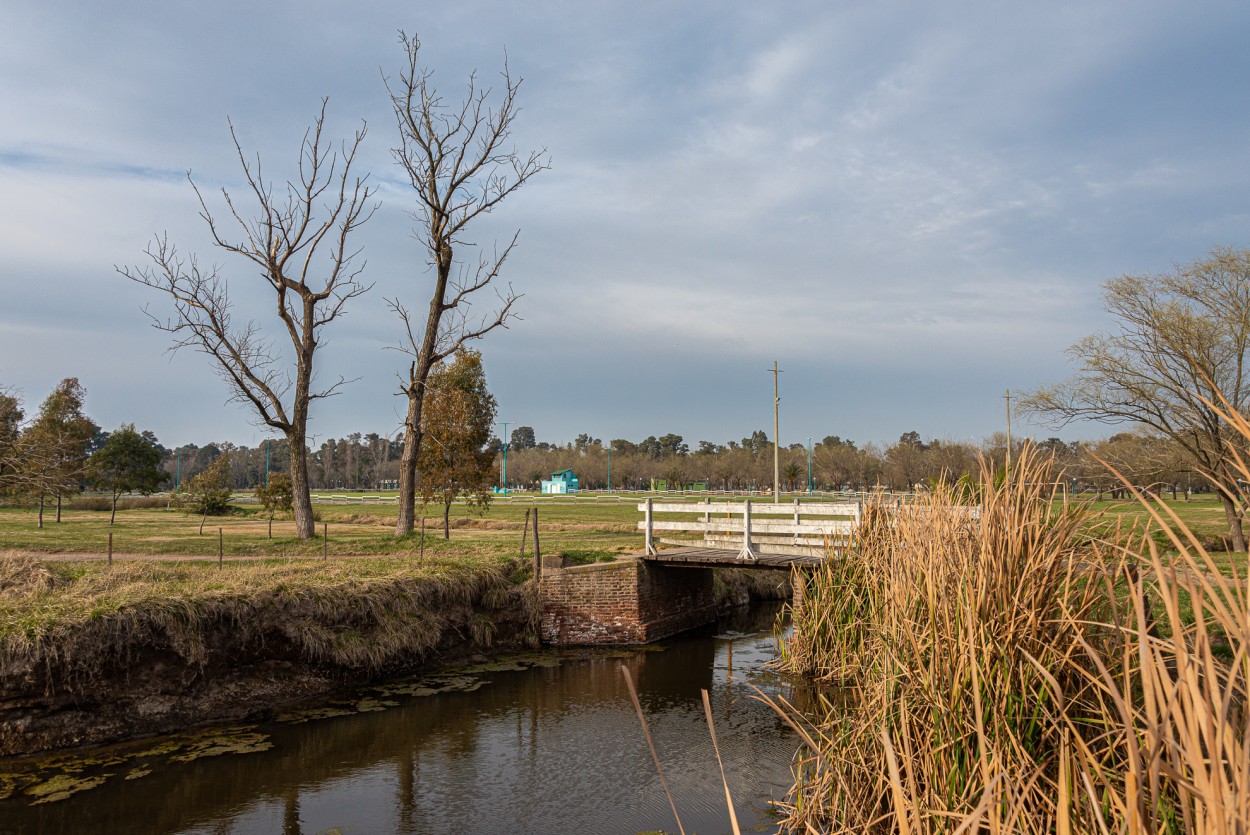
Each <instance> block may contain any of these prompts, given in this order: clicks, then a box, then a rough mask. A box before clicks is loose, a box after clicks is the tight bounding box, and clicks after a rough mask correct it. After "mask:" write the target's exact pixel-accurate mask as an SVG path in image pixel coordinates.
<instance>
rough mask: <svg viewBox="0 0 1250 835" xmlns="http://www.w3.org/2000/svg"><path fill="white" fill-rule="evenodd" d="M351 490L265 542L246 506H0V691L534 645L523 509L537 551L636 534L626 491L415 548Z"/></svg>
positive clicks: (503, 506)
mask: <svg viewBox="0 0 1250 835" xmlns="http://www.w3.org/2000/svg"><path fill="white" fill-rule="evenodd" d="M356 498H357V499H358V500H357V501H351V500H348V501H346V502H344V501H342V500H338V499H336V500H335V502H334V503H330V502H329V501H325V502H322V503H319V504H317V505H316V511H317V513H318V515H319V517H320V519H321V520H322V521H323V522H324V523H325V524H327V525H328V531H329V537H328V543H327V544H326V545H324V546H323V543H322V541H321V539H320V537H318V538H316V539H314V540H308V541H299V540H297V539H295V538H294V537H293V536H292V535H291V526H292V525H291V522H290V521H284V520H277V521H275V522H274V538H273V539H270V538H269V519H268V517H267V515H265V514H264V512H263V511H262V510H261V509H260V508H258V507H256V506H255V505H241V506H239V507H238V508H236V509H235V512H234V513H233V514H232V515H230V516H225V517H210V518H209V519H208V520H207V521H206V522H205V523H204V532H203V533H202V534H201V533H200V532H199V531H200V525H201V521H202V520H201V519H200V518H199V517H197V516H188V515H186V514H183V513H180V512H178V511H175V510H168V509H163V508H147V509H129V510H121V511H119V512H118V516H117V522H116V524H114V525H112V526H110V525H109V523H108V520H109V514H108V512H107V511H104V510H75V509H67V510H65V511H64V513H63V515H62V519H63V521H62V522H60V523H59V524H58V523H55V522H52V521H46V523H45V527H44V528H43V529H39V528H38V527H37V526H36V517H35V512H34V511H33V510H30V509H21V508H4V509H0V685H3V684H5V683H6V682H7V683H8V684H9V685H12V683H13V682H15V681H18V680H22V679H31V677H32V676H33V677H35V678H38V679H40V682H39V685H38V686H39V687H45V688H46V687H51V688H52V689H57V690H64V689H66V688H69V689H74V688H80V687H82V686H84V685H85V684H87V683H89V682H91V681H93V680H98V679H99V678H101V677H107V676H109V675H114V676H115V675H117V674H118V670H119V668H122V669H124V668H125V665H126V664H128V663H131V662H129V661H127V659H133V658H135V657H137V656H138V655H139V654H141V653H143V652H150V651H158V652H165V653H171V654H172V655H174V656H176V657H177V659H179V663H182V664H185V665H189V666H191V667H194V666H196V665H201V666H202V665H204V664H206V663H209V661H208V659H209V658H210V656H214V653H216V656H214V657H220V656H222V655H223V653H225V654H229V653H230V652H238V653H241V654H242V655H245V656H252V657H256V656H259V657H264V656H265V655H266V654H268V655H271V656H272V657H279V658H290V659H293V660H298V661H300V662H303V663H310V664H323V665H329V666H332V667H336V668H340V669H343V670H345V671H360V672H364V673H372V672H376V671H378V670H382V669H385V668H387V667H389V666H392V665H397V664H406V665H411V664H413V663H419V662H420V661H422V660H423V659H425V658H426V657H427V656H428V655H429V654H430V653H431V652H432V651H433V650H434V649H435V648H436V647H438V646H440V645H446V643H447V642H448V641H450V640H455V639H456V638H457V636H459V640H460V641H461V643H463V644H465V645H471V646H475V647H482V648H485V647H487V646H489V645H490V643H491V641H492V639H493V638H494V637H495V631H496V628H497V626H498V624H500V623H503V622H505V621H506V622H507V624H508V625H507V627H506V631H507V632H508V633H509V634H508V636H507V637H509V638H510V639H511V640H513V641H515V640H516V638H517V637H518V636H517V635H516V634H513V633H515V632H516V631H517V629H518V628H520V629H521V630H523V631H527V632H529V633H530V634H529V637H530V638H532V631H533V612H532V611H530V610H531V609H532V607H533V597H532V594H530V593H529V592H528V591H527V590H526V589H527V584H526V582H525V581H527V580H528V579H529V578H530V577H531V576H532V563H531V558H532V554H533V540H532V532H531V535H530V538H529V539H528V542H527V547H526V559H525V560H518V556H519V552H520V544H521V534H522V530H523V529H524V528H525V525H526V522H525V513H526V509H527V508H531V507H534V506H537V507H539V519H540V541H541V546H542V551H543V553H545V554H552V553H562V554H565V555H566V556H568V557H570V558H572V559H573V560H574V561H576V562H591V561H596V560H603V559H612V558H613V557H614V556H616V555H618V554H622V553H629V552H634V551H637V550H639V549H640V547H641V544H642V538H641V534H640V533H639V532H638V531H637V530H636V524H637V520H638V512H637V510H636V498H635V497H627V498H609V499H594V500H589V501H587V500H578V499H546V498H544V499H537V500H536V499H535V497H529V496H527V497H522V498H510V499H508V500H506V501H498V500H497V501H496V502H494V503H493V504H492V506H491V508H490V510H489V512H488V513H487V514H486V515H485V516H484V517H482V516H477V515H474V514H471V513H469V512H468V511H467V510H466V509H465V508H463V507H457V508H456V509H455V511H454V514H453V519H452V524H453V527H452V531H451V538H450V539H449V540H444V539H443V538H442V533H441V530H438V531H436V529H435V525H434V524H433V520H431V523H430V524H429V525H428V526H427V532H426V537H425V541H424V544H422V542H421V536H420V534H414V535H411V536H407V537H401V538H396V537H395V536H394V535H393V526H394V522H395V515H394V514H395V506H394V504H393V503H391V504H389V505H388V504H381V503H379V502H378V501H377V499H370V498H364V497H356ZM102 506H103V505H102ZM218 529H220V530H221V535H220V540H219V537H218ZM110 533H111V534H112V536H113V549H114V553H115V557H116V559H115V563H114V564H113V565H112V566H109V565H108V564H106V563H105V562H104V555H105V552H106V550H107V547H108V537H109V534H110ZM318 533H319V534H320V533H321V530H320V526H319V530H318ZM219 542H220V547H221V549H222V551H223V552H224V555H225V562H224V565H223V566H222V567H220V568H219V567H218V563H217V554H218V548H219ZM323 547H324V548H325V553H327V554H328V559H325V560H323V559H322V553H323ZM169 558H173V559H169ZM755 579H758V578H749V577H743V578H739V577H726V578H725V579H723V580H722V582H721V584H720V587H719V588H720V590H721V592H722V594H723V596H724V597H725V598H726V599H736V600H739V601H741V600H745V598H746V596H747V595H748V593H754V592H760V591H761V589H759V588H756V586H758V585H759V584H758V583H755V582H753V580H755ZM773 579H779V578H773ZM764 593H765V594H775V590H769V591H767V592H764ZM527 623H528V624H529V626H528V627H527V626H526V624H527ZM223 636H224V637H223ZM259 647H268V648H269V649H265V650H258V649H257V648H259ZM0 689H2V688H0ZM26 689H29V685H28V686H27V687H26Z"/></svg>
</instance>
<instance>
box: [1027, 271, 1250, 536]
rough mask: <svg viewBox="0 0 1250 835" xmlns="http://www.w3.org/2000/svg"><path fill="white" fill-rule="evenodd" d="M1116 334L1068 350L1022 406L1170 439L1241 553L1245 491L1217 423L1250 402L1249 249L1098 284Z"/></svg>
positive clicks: (1225, 432)
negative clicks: (1199, 476)
mask: <svg viewBox="0 0 1250 835" xmlns="http://www.w3.org/2000/svg"><path fill="white" fill-rule="evenodd" d="M1103 299H1104V304H1105V307H1106V309H1107V310H1108V312H1110V313H1111V314H1113V315H1114V316H1115V317H1116V319H1117V322H1118V325H1119V327H1118V331H1117V332H1115V333H1110V334H1094V335H1092V336H1088V337H1086V338H1085V339H1082V340H1081V341H1080V342H1078V343H1076V344H1075V345H1073V346H1072V347H1071V348H1069V349H1068V353H1069V355H1071V356H1072V358H1073V359H1075V360H1076V361H1077V363H1078V364H1079V369H1078V371H1077V373H1076V375H1075V376H1074V377H1072V378H1071V379H1069V380H1068V381H1067V382H1064V383H1061V384H1059V385H1057V386H1052V387H1049V388H1043V389H1040V390H1039V391H1037V392H1034V393H1033V394H1031V395H1030V396H1028V397H1027V398H1026V399H1025V401H1024V404H1023V405H1024V407H1025V409H1027V410H1028V411H1031V412H1033V413H1036V414H1040V415H1043V416H1047V417H1049V418H1051V419H1053V420H1054V421H1055V422H1057V423H1058V424H1059V425H1063V424H1066V423H1068V422H1070V421H1073V420H1096V421H1101V422H1103V423H1130V424H1138V425H1141V426H1145V427H1149V428H1150V429H1152V430H1154V431H1155V432H1157V433H1159V434H1160V435H1163V436H1164V437H1167V438H1170V439H1171V440H1173V441H1175V442H1176V443H1177V444H1178V445H1179V446H1180V447H1181V448H1182V449H1183V450H1184V451H1185V453H1186V455H1187V456H1188V457H1189V459H1190V461H1192V462H1193V464H1194V466H1195V467H1196V469H1198V470H1199V471H1201V472H1202V473H1203V474H1204V475H1206V476H1207V478H1208V479H1210V480H1211V483H1212V484H1213V485H1214V486H1215V489H1216V491H1217V492H1218V493H1219V496H1220V499H1221V501H1222V502H1223V504H1224V514H1225V518H1226V520H1227V522H1228V537H1229V542H1230V544H1231V546H1232V547H1233V549H1234V550H1237V551H1244V550H1246V538H1245V534H1244V533H1243V531H1242V516H1243V514H1244V503H1243V494H1242V490H1241V487H1240V486H1239V483H1238V480H1237V471H1236V467H1235V466H1234V455H1233V452H1234V445H1237V446H1238V447H1240V446H1243V445H1244V442H1243V440H1242V439H1241V438H1240V437H1239V436H1238V435H1237V433H1236V432H1232V431H1229V428H1228V427H1227V426H1225V425H1224V423H1223V422H1222V421H1221V420H1220V417H1219V413H1218V411H1217V407H1219V406H1220V405H1221V396H1222V397H1223V398H1226V399H1227V404H1228V407H1229V408H1231V409H1233V410H1235V411H1237V412H1240V413H1242V414H1243V415H1244V414H1246V413H1247V408H1248V407H1250V380H1248V379H1247V370H1248V369H1247V361H1248V360H1250V251H1239V250H1233V249H1228V248H1223V247H1220V248H1217V249H1215V250H1214V251H1212V253H1211V254H1210V255H1209V256H1207V257H1206V258H1202V259H1199V260H1197V261H1194V262H1193V263H1192V264H1188V265H1186V266H1183V267H1178V268H1176V269H1174V270H1172V271H1171V272H1167V273H1160V274H1157V275H1126V276H1122V277H1120V278H1113V279H1111V280H1110V281H1108V282H1107V283H1106V284H1105V285H1104V290H1103Z"/></svg>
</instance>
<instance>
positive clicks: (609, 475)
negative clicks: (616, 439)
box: [608, 441, 612, 494]
mask: <svg viewBox="0 0 1250 835" xmlns="http://www.w3.org/2000/svg"><path fill="white" fill-rule="evenodd" d="M611 492H612V442H611V441H609V442H608V493H609V494H611Z"/></svg>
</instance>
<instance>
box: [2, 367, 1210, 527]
mask: <svg viewBox="0 0 1250 835" xmlns="http://www.w3.org/2000/svg"><path fill="white" fill-rule="evenodd" d="M431 384H432V387H433V389H434V391H435V392H436V397H435V399H434V401H433V407H432V408H431V409H430V410H429V412H428V418H427V429H426V431H427V433H432V434H430V438H431V440H432V443H431V445H430V446H428V447H427V448H426V452H425V453H423V457H422V467H421V468H420V475H421V482H422V483H421V487H422V493H423V496H424V501H426V502H431V501H433V502H436V503H441V504H443V505H444V509H445V510H446V509H447V508H449V507H450V505H451V503H452V502H453V501H455V500H457V499H462V498H466V497H467V498H468V499H469V500H470V501H472V502H473V503H474V504H475V505H477V506H479V507H482V506H484V505H485V502H486V499H487V498H488V495H487V493H488V490H489V486H490V485H492V484H497V483H499V482H500V481H502V477H503V452H504V444H503V442H502V440H501V439H499V438H497V437H489V431H488V430H489V427H490V425H491V423H492V421H493V418H494V411H495V406H494V399H493V398H492V397H491V396H490V394H489V392H488V391H487V390H486V385H485V377H484V374H483V372H482V365H481V356H480V355H479V354H477V353H476V352H471V351H468V352H461V353H460V354H458V355H457V358H456V361H455V362H454V363H450V364H446V365H445V366H441V367H440V368H439V369H438V370H437V373H436V374H435V375H434V376H433V377H432V378H431ZM84 397H85V392H84V390H83V388H82V386H81V385H80V384H79V382H78V380H77V379H75V378H67V379H65V380H62V381H61V382H60V383H59V384H58V385H57V386H56V388H55V389H54V390H53V392H52V393H51V394H49V395H48V397H47V399H46V400H45V401H44V402H43V404H42V405H41V406H40V408H39V410H38V412H37V413H36V414H34V415H32V416H31V417H30V418H29V419H27V417H26V414H25V411H24V406H23V403H22V401H21V398H20V397H19V396H18V395H17V393H16V392H14V391H13V390H11V389H4V388H0V498H3V499H4V500H6V501H7V502H9V503H21V504H28V505H29V504H37V505H38V507H39V518H40V524H42V522H43V511H44V508H45V506H46V505H47V504H48V503H49V502H51V503H52V504H53V505H54V506H55V508H56V512H57V517H56V518H57V520H58V521H59V519H60V508H61V505H62V501H63V499H64V498H65V497H66V496H71V495H74V494H77V493H79V492H81V491H83V490H94V491H99V492H103V493H105V494H107V495H109V496H110V497H111V498H112V501H113V503H114V508H115V506H116V502H117V499H118V497H119V496H121V495H124V494H126V493H142V494H150V493H152V492H155V491H157V490H170V491H176V490H178V489H179V488H182V492H184V493H185V492H187V486H188V485H190V484H192V483H193V482H195V480H196V479H197V478H198V479H200V481H201V482H204V481H208V482H211V483H212V484H213V485H215V486H216V487H218V488H220V489H225V490H227V491H230V490H234V491H239V490H247V489H255V488H257V487H262V486H264V485H266V483H267V482H269V481H271V480H272V478H273V477H274V476H275V475H279V474H280V475H282V476H284V477H285V479H286V480H285V481H284V482H282V487H281V491H282V492H283V495H284V496H285V495H286V494H287V493H289V489H290V488H289V486H288V485H289V483H290V481H289V479H290V466H291V454H290V447H289V443H288V441H287V440H286V439H285V438H273V439H270V440H268V441H267V442H261V443H260V444H258V445H256V446H254V447H247V446H236V445H234V444H232V443H228V442H209V443H206V444H204V445H198V444H183V445H180V446H177V447H173V448H167V447H165V446H163V445H162V444H161V443H160V442H159V441H158V440H157V438H156V437H155V435H153V434H152V433H151V432H150V431H141V430H138V429H136V428H135V425H134V424H123V425H122V426H120V427H118V428H117V429H115V430H111V431H104V430H101V429H100V428H99V426H98V425H97V424H96V423H95V422H94V421H93V420H91V418H89V417H87V416H86V414H85V413H84V411H83V400H84ZM1023 443H1024V442H1023V441H1020V440H1017V441H1015V442H1014V444H1013V446H1014V447H1015V449H1013V452H1012V454H1013V455H1018V454H1019V447H1020V446H1021V445H1022V444H1023ZM403 445H404V442H403V437H402V435H399V434H397V435H396V436H395V437H388V436H386V435H382V434H379V433H376V432H371V433H368V434H362V433H358V432H357V433H352V434H350V435H348V436H347V437H344V438H338V439H335V438H328V439H326V440H324V441H322V442H320V443H319V444H316V445H315V446H314V445H309V446H308V447H307V448H306V456H305V457H306V460H307V465H308V482H309V485H310V486H311V487H312V488H314V489H320V490H378V489H386V488H390V489H394V487H395V485H396V482H397V481H398V480H399V477H400V462H401V460H402V457H403ZM1039 445H1040V446H1041V447H1042V448H1043V449H1044V450H1046V451H1048V452H1050V453H1051V454H1052V457H1053V462H1054V464H1053V470H1052V472H1053V473H1054V478H1055V480H1056V482H1057V483H1058V482H1060V481H1062V483H1063V489H1070V490H1091V491H1095V492H1096V493H1099V494H1111V495H1117V496H1120V495H1123V493H1124V491H1125V487H1124V485H1123V483H1122V482H1121V481H1120V480H1119V479H1118V477H1117V476H1116V475H1115V474H1114V473H1112V472H1110V471H1109V470H1108V468H1107V467H1106V464H1110V465H1111V467H1112V468H1114V469H1115V470H1116V471H1118V472H1119V473H1121V474H1122V475H1123V476H1124V477H1125V478H1127V479H1128V480H1129V482H1130V483H1132V484H1134V485H1136V486H1139V487H1142V488H1144V489H1147V490H1150V491H1151V492H1156V493H1170V494H1171V495H1172V496H1173V497H1177V496H1181V495H1187V494H1188V493H1190V492H1194V491H1204V490H1209V489H1211V488H1212V484H1211V480H1210V479H1209V478H1207V477H1206V476H1204V475H1203V474H1202V473H1201V472H1200V471H1199V470H1198V469H1197V468H1195V467H1194V466H1193V463H1192V458H1191V456H1189V455H1188V454H1187V451H1186V450H1185V448H1184V447H1183V446H1182V445H1180V444H1178V443H1176V442H1175V441H1174V440H1172V439H1170V438H1168V437H1167V436H1166V435H1163V434H1161V433H1158V432H1151V431H1148V430H1146V429H1138V430H1135V431H1132V432H1122V433H1119V434H1116V435H1113V436H1112V437H1110V438H1108V439H1106V440H1102V441H1095V442H1072V443H1068V442H1065V441H1063V440H1061V439H1059V438H1048V439H1046V440H1045V441H1041V442H1040V443H1039ZM1007 452H1008V450H1007V438H1006V436H1005V435H1004V434H1003V433H996V434H994V435H991V436H989V437H988V438H986V439H984V440H983V441H981V442H979V443H971V442H962V441H950V440H941V439H930V440H928V441H925V440H923V438H922V436H921V435H920V433H918V432H915V431H911V432H906V433H903V434H902V435H901V436H900V437H899V439H898V440H897V441H895V442H893V443H889V444H885V445H879V444H876V443H865V444H862V445H861V444H858V443H856V442H855V441H853V440H849V439H844V438H842V437H840V436H838V435H829V436H826V437H824V438H821V439H820V440H819V441H816V442H813V444H812V445H811V448H810V457H809V449H808V447H807V446H805V445H804V444H791V445H789V446H786V447H783V448H782V450H781V456H780V458H781V481H782V484H781V486H782V489H784V490H787V491H802V490H805V489H806V488H807V487H808V484H809V480H808V479H809V473H810V479H811V481H810V483H811V486H812V488H813V489H815V490H822V491H829V490H835V491H836V490H872V489H877V488H888V489H892V490H898V491H912V490H923V489H926V488H928V487H930V486H932V485H933V484H935V483H937V482H941V481H956V480H959V479H960V478H961V477H966V476H971V475H974V474H976V473H977V472H978V471H979V467H980V463H979V462H980V461H981V460H988V461H990V462H991V463H992V465H993V466H994V467H995V468H997V469H1001V468H1003V467H1004V466H1006V464H1007V459H1008V455H1007ZM507 453H508V460H507V480H508V485H509V487H511V488H513V489H517V488H520V489H537V488H538V485H539V482H540V481H541V480H542V479H543V478H545V477H547V476H548V475H549V474H550V473H553V472H557V471H559V470H562V469H565V468H571V469H573V470H574V471H575V472H576V473H577V475H578V477H579V480H580V483H581V486H582V489H591V490H603V489H607V488H609V487H611V488H612V489H616V490H647V489H649V488H651V486H652V485H653V484H654V483H656V482H664V483H665V486H666V487H667V488H668V489H689V488H691V487H693V486H695V485H700V486H703V487H705V488H706V489H710V490H750V489H755V490H770V489H771V488H772V475H773V444H772V440H771V439H770V438H769V437H768V435H767V433H766V432H764V431H762V430H757V431H755V432H752V433H751V434H750V435H748V436H746V437H743V438H741V439H739V440H736V441H735V440H729V441H726V442H725V443H723V444H722V443H715V442H711V441H707V440H701V441H698V442H697V443H695V444H694V445H693V448H692V445H691V444H690V443H688V442H687V441H686V440H685V438H684V437H683V436H681V435H677V434H675V433H668V434H664V435H659V436H655V435H650V436H647V437H646V438H643V439H642V440H639V441H631V440H628V439H625V438H614V439H612V440H611V441H609V442H607V443H604V441H603V440H602V439H600V438H596V437H593V436H592V435H589V434H580V435H578V436H577V437H576V438H575V439H574V440H573V441H572V442H570V443H566V444H555V443H551V442H546V441H539V440H538V437H537V434H536V432H535V430H534V428H533V427H531V426H520V427H517V428H516V429H515V430H514V431H513V432H512V433H511V435H510V436H509V442H508V450H507ZM809 462H810V470H809ZM210 472H211V478H207V479H205V478H203V476H205V474H206V473H210ZM609 478H610V481H609ZM288 502H289V499H287V498H283V500H282V504H284V505H285V504H286V503H288Z"/></svg>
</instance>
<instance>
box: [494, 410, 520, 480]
mask: <svg viewBox="0 0 1250 835" xmlns="http://www.w3.org/2000/svg"><path fill="white" fill-rule="evenodd" d="M515 422H516V421H511V420H500V421H496V423H501V424H503V463H502V464H501V466H500V470H499V489H500V490H501V491H502V492H503V494H504V495H505V496H506V495H508V424H509V423H515Z"/></svg>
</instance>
